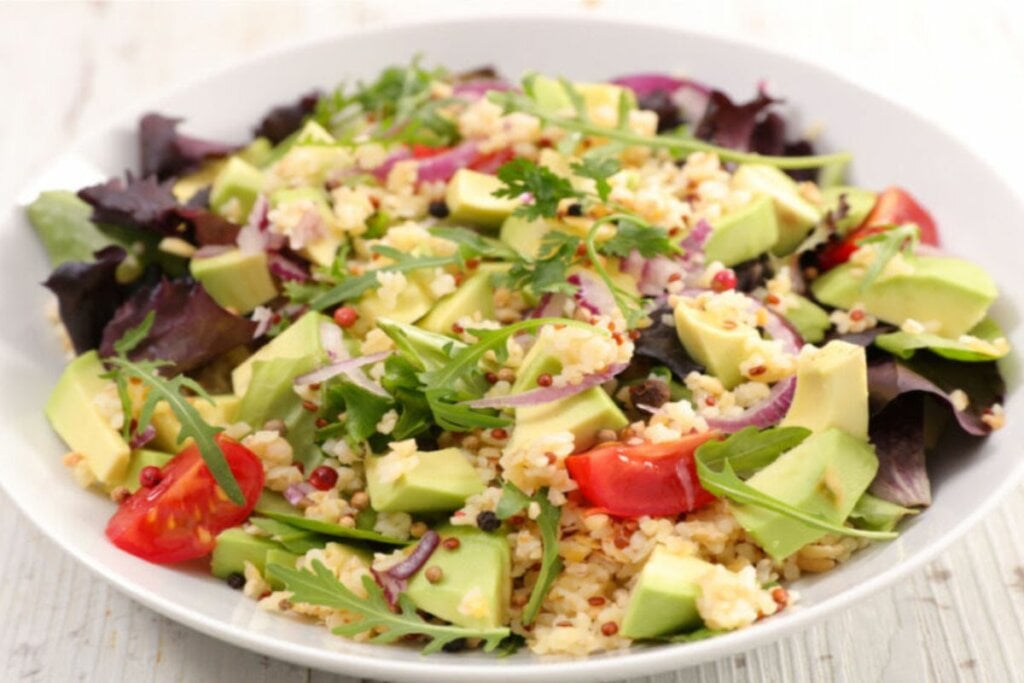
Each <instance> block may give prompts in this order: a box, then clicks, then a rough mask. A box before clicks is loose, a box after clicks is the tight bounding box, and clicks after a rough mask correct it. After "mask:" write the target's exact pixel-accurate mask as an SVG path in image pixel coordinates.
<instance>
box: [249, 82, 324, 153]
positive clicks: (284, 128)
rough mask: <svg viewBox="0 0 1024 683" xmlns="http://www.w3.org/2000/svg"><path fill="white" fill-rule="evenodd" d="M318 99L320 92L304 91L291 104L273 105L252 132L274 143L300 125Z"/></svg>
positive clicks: (314, 106)
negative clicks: (303, 93)
mask: <svg viewBox="0 0 1024 683" xmlns="http://www.w3.org/2000/svg"><path fill="white" fill-rule="evenodd" d="M319 101H320V93H319V92H317V91H313V92H310V93H306V94H305V95H303V96H302V97H300V98H299V99H298V100H296V101H295V102H294V103H292V104H282V105H280V106H277V107H274V108H273V109H271V110H270V111H269V112H267V115H266V116H264V117H263V120H261V121H260V123H259V125H258V126H256V128H255V129H254V130H253V134H254V135H255V136H256V137H264V138H267V139H268V140H270V142H271V143H273V144H275V145H276V144H278V143H279V142H281V141H282V140H284V139H285V138H286V137H288V136H289V135H291V134H292V133H294V132H295V131H297V130H299V128H301V127H302V124H303V122H305V120H306V117H308V116H309V115H310V114H312V113H313V110H314V109H316V103H317V102H319Z"/></svg>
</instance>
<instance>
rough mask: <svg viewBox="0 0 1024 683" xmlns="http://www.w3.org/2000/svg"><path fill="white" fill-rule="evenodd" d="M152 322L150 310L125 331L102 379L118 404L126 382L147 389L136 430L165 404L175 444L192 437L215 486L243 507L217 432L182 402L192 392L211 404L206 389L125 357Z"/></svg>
mask: <svg viewBox="0 0 1024 683" xmlns="http://www.w3.org/2000/svg"><path fill="white" fill-rule="evenodd" d="M155 319H156V314H155V313H153V312H152V311H151V312H150V313H149V314H148V315H147V316H146V318H145V320H143V321H142V323H140V324H139V325H138V326H136V327H133V328H132V329H130V330H128V331H127V332H125V333H124V335H123V336H122V337H121V339H119V340H118V341H117V342H115V343H114V352H115V354H116V355H114V356H111V357H110V358H105V359H104V362H106V364H107V365H108V366H110V367H111V371H110V372H109V373H107V374H106V375H105V377H106V378H108V379H112V380H114V382H115V383H117V386H118V393H119V394H120V395H121V396H122V403H124V401H125V399H126V398H127V383H128V382H129V381H130V380H132V379H134V380H137V381H139V382H141V383H142V384H143V385H144V386H145V387H146V388H148V389H149V393H148V394H147V395H146V400H145V402H143V404H142V407H141V408H140V410H139V418H138V422H137V425H136V429H137V430H138V431H142V430H144V429H146V427H148V426H149V424H150V422H151V421H152V418H153V411H154V410H156V406H157V404H158V403H160V402H161V401H163V402H165V403H166V404H167V406H168V407H169V408H170V409H171V412H173V413H174V416H175V417H176V418H178V422H180V423H181V430H180V431H179V432H178V443H179V444H181V443H184V441H185V439H188V438H192V439H193V441H194V442H195V444H196V447H198V448H199V454H200V455H201V456H202V458H203V462H205V463H206V466H207V467H208V468H209V469H210V473H211V474H212V475H213V478H214V479H215V480H216V481H217V484H219V485H220V487H221V488H222V489H224V493H225V494H227V496H228V498H229V499H230V500H231V502H233V503H235V504H236V505H244V504H245V496H243V495H242V489H241V488H239V486H238V482H237V481H236V480H235V475H234V474H233V473H232V472H231V468H230V467H229V466H228V462H227V460H226V459H225V458H224V453H223V452H222V451H221V449H220V446H219V445H218V444H217V440H216V436H217V434H218V433H219V432H220V431H221V430H220V429H219V428H218V427H214V426H212V425H210V424H209V423H207V422H206V420H204V419H203V416H202V415H201V414H200V413H199V411H198V410H196V408H195V406H193V405H192V404H191V403H189V401H188V399H186V397H185V394H184V392H185V391H189V392H192V393H194V394H195V395H196V396H198V397H199V398H200V399H202V400H205V401H208V402H210V403H211V404H212V403H213V399H212V398H211V397H210V395H209V394H208V393H206V390H205V389H203V387H202V386H200V385H199V383H198V382H196V381H195V380H193V379H192V378H190V377H186V376H185V375H177V376H175V377H172V378H170V379H168V378H166V377H163V376H162V375H161V374H160V370H161V369H162V368H166V367H169V366H170V365H171V363H169V362H167V361H160V360H139V361H135V360H132V359H130V358H129V357H128V354H129V353H130V352H131V351H133V350H134V349H135V348H136V347H137V346H138V345H139V344H141V343H142V341H143V340H144V339H145V338H146V336H147V335H148V334H149V331H150V329H151V328H152V327H153V321H154V320H155ZM131 414H132V410H131V404H130V401H129V402H128V405H127V409H126V411H125V416H124V419H125V422H126V423H130V422H131Z"/></svg>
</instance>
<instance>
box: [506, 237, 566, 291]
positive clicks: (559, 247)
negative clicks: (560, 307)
mask: <svg viewBox="0 0 1024 683" xmlns="http://www.w3.org/2000/svg"><path fill="white" fill-rule="evenodd" d="M579 245H580V239H579V238H578V237H576V236H574V235H570V234H569V233H566V232H562V231H561V230H551V231H549V232H548V233H547V234H545V235H544V238H543V239H542V240H541V244H540V251H539V253H538V256H537V258H536V259H533V260H530V259H520V260H519V261H517V262H516V263H515V264H514V265H513V266H512V267H511V268H510V269H509V270H508V272H507V273H504V274H503V275H501V276H500V278H501V279H500V281H501V282H502V283H503V284H504V285H505V286H507V287H508V288H509V289H513V290H522V289H529V290H530V291H532V292H533V293H534V294H544V293H549V292H550V293H560V294H573V293H574V292H575V291H576V288H575V287H574V286H572V285H571V284H569V282H567V278H568V275H569V268H571V267H572V264H573V261H574V260H575V259H576V252H577V249H578V248H579Z"/></svg>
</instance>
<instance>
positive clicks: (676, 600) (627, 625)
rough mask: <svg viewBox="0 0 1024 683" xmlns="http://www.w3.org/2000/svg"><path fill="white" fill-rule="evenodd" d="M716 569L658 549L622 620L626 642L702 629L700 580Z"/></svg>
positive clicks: (664, 548)
mask: <svg viewBox="0 0 1024 683" xmlns="http://www.w3.org/2000/svg"><path fill="white" fill-rule="evenodd" d="M711 569H713V566H712V565H711V564H710V563H708V562H705V561H704V560H701V559H698V558H696V557H684V556H682V555H677V554H675V553H673V552H671V551H670V550H668V549H667V548H666V547H665V546H663V545H659V546H658V547H656V548H655V549H654V552H653V553H651V556H650V557H649V558H648V559H647V562H646V563H645V564H644V568H643V569H642V570H640V578H639V579H637V582H636V586H634V587H633V592H632V593H631V594H630V596H629V604H628V605H627V606H626V615H625V617H623V619H622V629H621V630H622V635H624V636H625V637H627V638H634V639H642V638H657V637H658V636H667V635H671V634H673V633H682V632H685V631H692V630H694V629H696V628H700V627H701V626H702V625H703V623H704V622H703V621H702V620H701V618H700V614H699V613H698V612H697V598H699V597H700V586H699V585H698V583H697V582H698V580H699V579H700V578H701V577H702V576H704V575H705V574H706V573H708V572H709V571H710V570H711Z"/></svg>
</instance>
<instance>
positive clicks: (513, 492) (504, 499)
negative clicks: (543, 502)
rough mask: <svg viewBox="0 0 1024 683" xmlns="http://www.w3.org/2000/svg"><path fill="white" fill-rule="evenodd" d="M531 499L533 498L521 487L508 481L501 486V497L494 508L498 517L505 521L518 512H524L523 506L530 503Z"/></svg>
mask: <svg viewBox="0 0 1024 683" xmlns="http://www.w3.org/2000/svg"><path fill="white" fill-rule="evenodd" d="M530 500H532V499H531V498H530V497H529V496H528V495H526V494H525V493H523V490H522V489H521V488H519V487H518V486H516V485H515V484H513V483H512V482H510V481H506V482H505V484H504V485H503V486H502V487H501V498H500V499H498V506H497V507H496V508H495V509H494V514H495V515H497V516H498V519H500V520H503V521H504V520H506V519H508V518H509V517H511V516H513V515H515V514H516V513H518V512H522V510H523V508H525V507H526V506H527V505H529V504H530Z"/></svg>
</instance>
